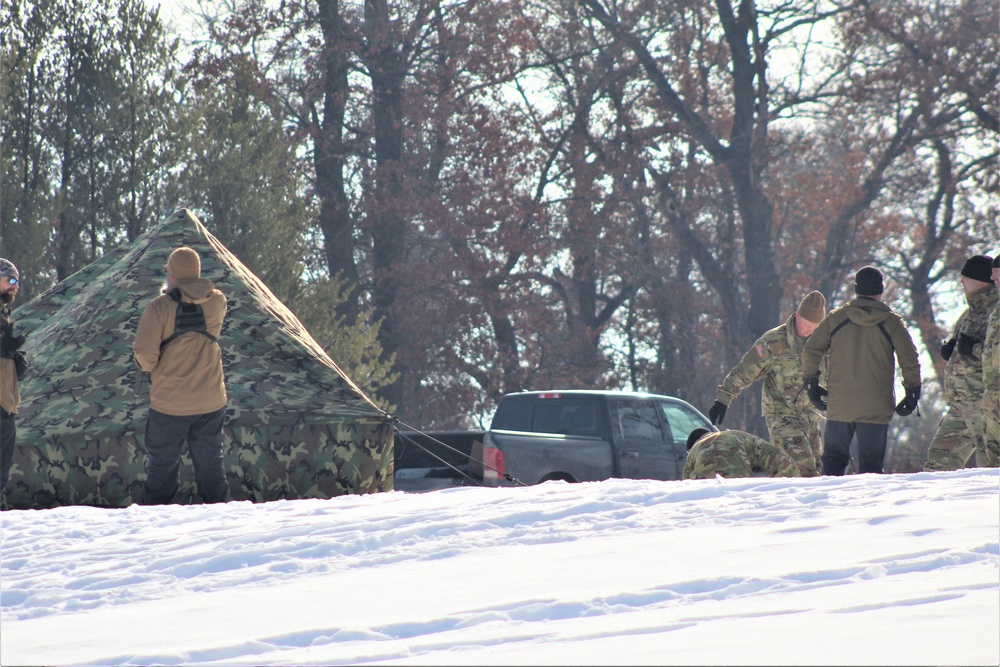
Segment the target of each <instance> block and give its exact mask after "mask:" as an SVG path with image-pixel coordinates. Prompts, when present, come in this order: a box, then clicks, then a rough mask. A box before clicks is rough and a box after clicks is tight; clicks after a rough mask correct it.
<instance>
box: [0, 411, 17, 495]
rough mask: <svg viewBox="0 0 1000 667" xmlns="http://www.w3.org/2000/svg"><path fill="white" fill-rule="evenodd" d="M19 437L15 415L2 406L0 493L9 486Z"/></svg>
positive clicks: (0, 412)
mask: <svg viewBox="0 0 1000 667" xmlns="http://www.w3.org/2000/svg"><path fill="white" fill-rule="evenodd" d="M16 439H17V426H16V424H14V415H12V414H11V413H9V412H7V411H6V410H4V409H3V408H0V493H2V492H3V489H4V487H5V486H7V480H8V479H9V478H10V466H11V464H13V463H14V441H15V440H16Z"/></svg>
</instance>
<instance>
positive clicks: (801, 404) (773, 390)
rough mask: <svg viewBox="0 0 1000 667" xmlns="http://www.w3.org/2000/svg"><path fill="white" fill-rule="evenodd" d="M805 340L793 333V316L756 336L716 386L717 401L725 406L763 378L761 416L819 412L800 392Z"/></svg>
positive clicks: (816, 413)
mask: <svg viewBox="0 0 1000 667" xmlns="http://www.w3.org/2000/svg"><path fill="white" fill-rule="evenodd" d="M805 343H806V339H805V338H800V337H799V336H796V335H795V315H792V316H790V317H789V318H788V319H787V320H786V321H785V323H784V324H780V325H778V326H776V327H775V328H773V329H771V330H770V331H767V332H765V333H764V335H763V336H761V337H760V338H758V339H757V342H756V343H754V345H753V347H751V348H750V349H749V350H748V351H747V353H746V354H744V355H743V359H742V360H740V363H738V364H736V366H735V367H734V368H733V369H732V370H731V371H729V374H728V375H726V377H725V379H723V380H722V384H720V385H719V389H718V394H717V396H718V401H719V402H720V403H725V404H726V405H729V404H731V403H732V402H733V400H735V399H736V397H737V396H739V395H740V392H742V391H743V390H744V389H746V388H747V387H749V386H750V385H751V384H753V383H754V382H756V381H757V380H759V379H761V378H763V379H764V391H763V392H762V398H761V412H762V413H763V415H764V417H765V418H767V417H770V416H773V415H787V414H789V413H793V414H794V413H805V414H812V415H815V416H816V417H819V416H820V413H819V411H818V410H816V408H814V407H813V405H812V403H810V402H809V397H808V396H806V393H805V392H804V391H802V350H803V348H804V347H805Z"/></svg>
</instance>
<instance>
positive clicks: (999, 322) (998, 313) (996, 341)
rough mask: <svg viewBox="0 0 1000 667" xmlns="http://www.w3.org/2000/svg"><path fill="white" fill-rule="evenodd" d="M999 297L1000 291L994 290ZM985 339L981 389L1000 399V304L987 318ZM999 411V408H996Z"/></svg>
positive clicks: (997, 399)
mask: <svg viewBox="0 0 1000 667" xmlns="http://www.w3.org/2000/svg"><path fill="white" fill-rule="evenodd" d="M995 294H997V297H998V299H1000V292H995ZM987 319H988V324H987V327H986V340H985V341H983V350H982V357H981V359H982V362H983V391H984V393H985V394H986V395H988V396H990V397H991V398H992V399H993V400H994V401H1000V305H996V306H994V308H993V312H992V313H991V314H990V316H989V317H988V318H987ZM998 412H1000V410H998Z"/></svg>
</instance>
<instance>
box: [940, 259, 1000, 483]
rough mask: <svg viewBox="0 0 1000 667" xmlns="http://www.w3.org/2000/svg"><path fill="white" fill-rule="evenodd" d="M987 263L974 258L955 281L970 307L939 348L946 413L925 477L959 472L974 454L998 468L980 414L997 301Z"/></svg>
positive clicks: (978, 458)
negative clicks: (986, 344) (931, 473)
mask: <svg viewBox="0 0 1000 667" xmlns="http://www.w3.org/2000/svg"><path fill="white" fill-rule="evenodd" d="M992 261H993V258H992V257H988V256H985V255H975V256H973V257H970V258H969V259H968V260H967V261H966V262H965V265H964V266H963V267H962V274H961V277H960V278H959V281H960V282H961V283H962V288H963V289H964V290H965V300H966V302H967V303H968V304H969V307H968V308H967V309H966V310H965V312H964V313H962V316H961V317H959V318H958V322H957V323H956V324H955V329H954V333H953V335H952V337H951V338H950V339H949V340H948V341H947V342H946V343H944V344H943V345H942V346H941V356H942V357H944V358H945V359H946V360H947V362H948V363H947V364H946V365H945V367H944V395H945V399H946V400H947V401H948V410H947V411H946V412H945V414H944V417H942V418H941V423H940V424H938V429H937V432H936V433H935V434H934V439H933V440H931V444H930V448H929V450H928V452H927V462H926V463H925V464H924V470H925V471H935V470H958V469H959V468H962V467H964V466H965V465H966V463H967V462H968V461H969V459H970V458H971V457H972V455H973V453H975V454H976V463H977V465H979V466H987V465H990V466H996V465H997V463H996V457H995V455H994V456H991V455H990V454H989V453H988V452H987V449H986V441H985V439H984V437H983V433H982V417H983V415H982V412H981V410H980V405H981V403H982V400H983V380H984V373H983V371H984V369H983V360H982V356H983V353H984V342H985V339H986V333H987V332H986V328H987V324H988V320H989V317H990V314H991V313H992V311H993V310H994V307H995V306H996V305H997V299H998V297H1000V293H998V292H997V288H996V286H995V285H994V284H993V282H992V280H991V275H990V274H991V270H992V266H991V264H992ZM991 461H992V463H990V462H991Z"/></svg>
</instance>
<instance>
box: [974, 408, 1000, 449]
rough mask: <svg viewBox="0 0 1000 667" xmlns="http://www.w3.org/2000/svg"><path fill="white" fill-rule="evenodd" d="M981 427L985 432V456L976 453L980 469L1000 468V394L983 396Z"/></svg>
mask: <svg viewBox="0 0 1000 667" xmlns="http://www.w3.org/2000/svg"><path fill="white" fill-rule="evenodd" d="M980 426H981V427H982V432H983V436H984V437H983V445H984V449H983V454H982V456H980V454H979V451H978V450H977V451H976V464H977V465H978V466H979V467H980V468H1000V394H995V393H993V392H989V391H987V392H986V393H985V394H984V395H983V402H982V417H981V421H980Z"/></svg>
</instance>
